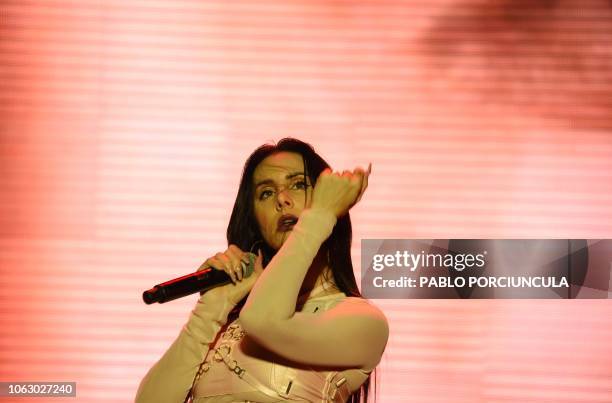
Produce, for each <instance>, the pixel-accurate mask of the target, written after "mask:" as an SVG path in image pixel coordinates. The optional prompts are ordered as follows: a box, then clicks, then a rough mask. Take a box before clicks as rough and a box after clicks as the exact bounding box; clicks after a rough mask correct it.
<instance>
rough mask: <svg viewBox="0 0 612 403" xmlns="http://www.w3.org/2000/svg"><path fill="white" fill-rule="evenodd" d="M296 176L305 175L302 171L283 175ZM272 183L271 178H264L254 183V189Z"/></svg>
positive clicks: (291, 177)
mask: <svg viewBox="0 0 612 403" xmlns="http://www.w3.org/2000/svg"><path fill="white" fill-rule="evenodd" d="M296 176H306V175H305V174H304V172H292V173H290V174H287V176H285V179H293V178H295V177H296ZM273 184H274V181H273V180H272V179H264V180H262V181H259V182H257V184H256V185H255V189H257V188H258V187H260V186H261V185H273Z"/></svg>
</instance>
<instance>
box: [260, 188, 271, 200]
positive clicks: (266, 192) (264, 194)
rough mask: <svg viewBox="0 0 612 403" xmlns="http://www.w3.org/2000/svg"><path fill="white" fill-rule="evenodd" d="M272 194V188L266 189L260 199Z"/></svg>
mask: <svg viewBox="0 0 612 403" xmlns="http://www.w3.org/2000/svg"><path fill="white" fill-rule="evenodd" d="M271 194H272V191H271V190H264V191H263V192H261V194H260V195H259V200H263V199H266V198H268V196H270V195H271Z"/></svg>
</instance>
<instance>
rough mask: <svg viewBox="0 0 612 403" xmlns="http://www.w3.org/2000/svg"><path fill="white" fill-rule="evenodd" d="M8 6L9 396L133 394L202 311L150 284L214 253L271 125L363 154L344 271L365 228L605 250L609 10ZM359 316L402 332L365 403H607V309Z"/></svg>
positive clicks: (3, 108) (562, 304)
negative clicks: (31, 385)
mask: <svg viewBox="0 0 612 403" xmlns="http://www.w3.org/2000/svg"><path fill="white" fill-rule="evenodd" d="M0 15H1V18H0V61H1V66H0V158H1V159H0V161H1V172H2V173H1V181H2V186H0V194H1V197H2V198H1V200H2V210H0V211H1V212H0V220H1V225H0V245H1V246H0V320H1V331H0V341H1V342H0V381H73V382H76V383H77V398H76V400H77V401H83V402H130V401H133V399H134V395H135V392H136V388H137V386H138V384H139V382H140V380H141V379H142V377H143V376H144V375H145V373H146V371H147V370H148V369H149V368H150V367H151V365H153V363H154V362H155V361H156V360H157V359H159V357H160V356H161V355H162V354H163V352H164V351H165V350H166V349H167V348H168V347H169V345H170V344H171V342H172V341H173V340H174V338H175V337H176V336H177V334H178V332H179V330H180V329H181V326H182V325H183V324H184V323H185V321H186V320H187V318H188V315H189V312H190V310H191V309H192V307H193V306H194V304H195V301H196V297H195V296H192V297H188V298H183V299H181V300H177V301H174V302H171V303H168V304H163V305H154V306H146V305H144V304H143V303H142V300H141V294H142V291H143V290H144V289H147V288H149V287H151V286H153V285H154V284H157V283H160V282H162V281H165V280H169V279H171V278H175V277H178V276H180V275H183V274H187V273H190V272H193V271H195V269H197V267H198V266H199V265H200V264H201V263H202V262H203V261H204V260H205V259H206V258H207V257H209V256H211V255H213V254H215V253H216V252H219V251H222V250H225V247H226V243H225V242H226V241H225V230H226V226H227V222H228V219H229V216H230V213H231V208H232V205H233V202H234V198H235V196H236V191H237V188H238V181H239V179H240V174H241V170H242V165H243V163H244V161H245V160H246V158H247V157H248V155H249V154H250V153H251V152H252V151H253V150H254V149H255V148H256V147H257V146H259V145H261V144H263V143H266V142H270V141H277V140H279V139H280V138H282V137H285V136H293V137H297V138H300V139H302V140H305V141H307V142H309V143H311V144H312V145H313V146H314V147H315V149H316V150H317V151H318V152H320V154H321V155H323V156H324V158H326V160H327V161H329V162H330V164H331V165H332V167H333V168H335V169H338V170H344V169H352V168H354V167H355V166H358V165H361V166H367V164H368V162H372V165H373V172H372V175H371V177H370V186H369V188H368V190H367V192H366V194H365V195H364V197H363V199H362V200H361V202H360V203H359V204H358V205H357V206H356V207H354V209H353V210H352V212H351V217H352V221H353V232H354V233H353V250H352V252H353V262H354V263H355V272H356V276H357V278H358V281H359V277H360V267H359V262H360V240H361V239H363V238H408V239H410V238H416V239H440V238H443V239H447V238H498V239H508V238H584V239H590V238H601V239H605V238H611V237H612V209H611V208H610V206H611V205H612V133H611V130H612V97H611V96H610V94H611V92H612V5H611V3H610V2H609V1H596V0H565V1H545V0H529V1H528V0H498V1H484V0H482V1H475V0H465V1H462V0H431V1H417V0H409V1H408V0H407V1H393V0H391V1H349V0H341V1H280V0H269V1H246V0H241V1H233V2H224V1H206V0H201V1H195V0H146V1H145V0H135V1H119V0H104V1H98V0H96V1H93V0H81V1H78V2H74V1H67V0H43V1H29V0H27V1H25V0H7V1H2V3H1V5H0ZM611 270H612V267H611ZM609 292H610V291H608V297H609V296H610V294H609ZM373 302H374V303H375V304H376V305H377V306H379V307H380V308H381V309H382V310H383V311H384V312H385V314H386V315H387V318H388V319H389V323H390V332H391V334H390V338H389V343H388V345H387V348H386V351H385V354H384V356H383V359H382V361H381V363H380V365H379V367H378V371H377V372H378V383H377V390H378V392H377V401H378V402H383V403H395V402H426V403H433V402H452V403H458V402H465V403H473V402H500V403H501V402H521V403H525V402H528V403H544V402H551V401H554V402H565V403H570V402H576V403H585V402H593V403H595V402H610V401H612V360H611V357H612V344H611V343H610V340H611V339H612V326H611V322H610V318H611V317H612V305H611V304H610V303H609V302H608V301H607V300H605V299H601V300H572V301H568V300H410V299H403V300H402V299H396V300H374V301H373ZM0 400H1V401H2V402H4V401H6V402H26V401H36V402H37V401H41V400H40V399H38V398H23V397H22V398H0ZM53 401H54V402H74V401H75V398H54V399H53Z"/></svg>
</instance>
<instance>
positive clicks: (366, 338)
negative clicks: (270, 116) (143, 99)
mask: <svg viewBox="0 0 612 403" xmlns="http://www.w3.org/2000/svg"><path fill="white" fill-rule="evenodd" d="M370 172H371V164H370V166H369V168H368V169H367V170H364V169H362V168H356V169H354V170H352V171H349V170H345V171H343V172H334V171H332V170H331V169H330V167H329V165H328V164H327V162H325V160H323V158H321V157H320V156H319V155H318V154H317V153H316V152H315V150H314V149H313V148H312V147H311V146H310V145H309V144H307V143H304V142H302V141H300V140H297V139H293V138H285V139H282V140H281V141H279V142H278V143H277V144H276V145H263V146H261V147H259V148H257V149H256V150H255V151H254V152H253V153H252V154H251V156H250V157H249V158H248V159H247V161H246V163H245V165H244V170H243V173H242V178H241V181H240V187H239V189H238V194H237V196H236V201H235V203H234V208H233V211H232V215H231V218H230V222H229V225H228V228H227V241H228V245H229V247H228V248H227V250H226V251H225V252H222V253H217V254H216V255H214V256H212V257H210V258H208V259H207V260H206V261H205V262H204V263H203V264H202V266H201V268H200V269H205V268H211V267H212V268H214V269H216V270H222V271H225V272H226V273H227V274H228V275H229V276H230V277H231V279H232V283H230V284H226V285H223V286H219V287H216V288H213V289H211V290H209V291H207V292H205V293H203V295H202V296H201V297H200V299H199V300H198V302H197V304H196V306H195V308H194V309H193V311H192V313H191V315H190V317H189V319H188V321H187V323H186V324H185V326H184V327H183V329H182V330H181V332H180V333H179V336H178V338H177V339H176V340H175V341H174V343H173V344H172V345H171V346H170V348H169V349H168V350H167V351H166V353H165V354H164V355H163V356H162V357H161V359H160V360H159V361H158V362H157V363H156V364H155V365H154V366H153V367H152V368H151V369H150V370H149V372H148V373H147V374H146V376H145V377H144V379H143V380H142V381H141V383H140V387H139V388H138V392H137V396H136V402H138V403H155V402H163V403H172V402H176V403H182V402H188V401H191V402H194V403H210V402H215V403H224V402H228V403H229V402H234V403H235V402H262V403H263V402H285V401H308V402H360V401H361V399H363V401H364V402H365V401H367V398H368V391H369V390H371V388H370V383H371V378H372V376H371V375H372V371H373V370H374V368H375V367H376V366H377V365H378V363H379V361H380V359H381V356H382V354H383V351H384V349H385V346H386V344H387V339H388V335H389V328H388V324H387V319H386V318H385V316H384V314H383V313H382V312H381V311H380V309H378V308H377V307H376V306H374V305H373V304H372V303H370V302H369V301H367V300H366V299H364V298H363V297H362V296H361V294H360V292H359V290H358V288H357V284H356V281H355V276H354V273H353V264H352V261H351V254H350V247H351V238H352V232H351V220H350V216H349V210H350V208H351V207H353V206H354V205H355V204H356V203H357V202H359V200H360V199H361V197H362V196H363V193H364V192H365V190H366V189H367V186H368V178H369V175H370ZM249 251H253V252H256V253H257V255H258V257H257V259H256V261H255V265H254V270H253V273H252V274H251V275H249V276H245V266H246V264H245V263H246V262H247V260H246V253H247V252H249Z"/></svg>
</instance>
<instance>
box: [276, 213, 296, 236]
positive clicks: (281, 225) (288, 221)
mask: <svg viewBox="0 0 612 403" xmlns="http://www.w3.org/2000/svg"><path fill="white" fill-rule="evenodd" d="M297 221H298V218H297V217H296V216H294V215H293V214H283V215H282V216H281V217H280V218H279V219H278V223H277V230H278V231H280V232H286V231H289V230H291V229H292V228H293V226H294V225H295V223H297Z"/></svg>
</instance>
